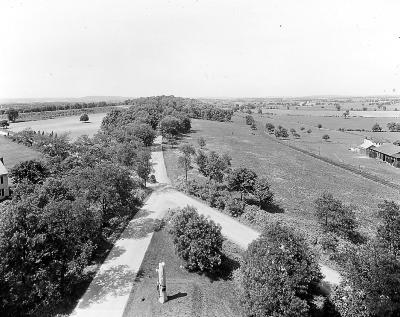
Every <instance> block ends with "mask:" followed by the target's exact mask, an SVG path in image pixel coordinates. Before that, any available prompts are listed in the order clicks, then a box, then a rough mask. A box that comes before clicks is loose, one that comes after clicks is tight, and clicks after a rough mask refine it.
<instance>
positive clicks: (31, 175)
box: [10, 160, 49, 184]
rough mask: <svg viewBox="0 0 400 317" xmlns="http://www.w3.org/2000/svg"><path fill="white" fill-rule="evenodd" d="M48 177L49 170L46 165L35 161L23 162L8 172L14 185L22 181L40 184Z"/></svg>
mask: <svg viewBox="0 0 400 317" xmlns="http://www.w3.org/2000/svg"><path fill="white" fill-rule="evenodd" d="M48 175H49V170H48V168H47V167H46V165H45V164H44V163H43V162H41V161H37V160H29V161H23V162H21V163H18V164H17V165H15V166H14V167H13V168H12V169H11V170H10V176H11V177H12V179H13V181H14V183H16V184H18V183H21V182H23V181H28V182H31V183H34V184H37V183H42V182H43V180H44V179H45V178H46V177H47V176H48Z"/></svg>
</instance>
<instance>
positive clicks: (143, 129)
mask: <svg viewBox="0 0 400 317" xmlns="http://www.w3.org/2000/svg"><path fill="white" fill-rule="evenodd" d="M132 134H133V135H134V136H135V137H137V138H138V139H139V140H140V141H141V142H142V143H143V145H144V146H150V145H152V144H153V141H154V139H155V138H156V131H154V130H153V128H152V127H151V125H149V124H147V123H139V124H135V125H134V127H133V129H132Z"/></svg>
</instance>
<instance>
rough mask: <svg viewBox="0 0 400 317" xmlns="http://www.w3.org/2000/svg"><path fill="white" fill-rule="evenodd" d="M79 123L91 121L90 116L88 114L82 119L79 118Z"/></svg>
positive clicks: (82, 116) (84, 114) (83, 115)
mask: <svg viewBox="0 0 400 317" xmlns="http://www.w3.org/2000/svg"><path fill="white" fill-rule="evenodd" d="M79 121H83V122H87V121H89V116H88V114H87V113H83V114H82V115H81V117H80V118H79Z"/></svg>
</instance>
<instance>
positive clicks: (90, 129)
mask: <svg viewBox="0 0 400 317" xmlns="http://www.w3.org/2000/svg"><path fill="white" fill-rule="evenodd" d="M105 115H106V113H93V114H89V119H90V120H89V122H87V123H83V122H80V121H79V116H73V117H60V118H56V119H47V120H37V121H27V122H17V123H12V124H11V125H10V130H11V131H15V132H18V131H21V130H24V129H27V128H31V129H32V130H35V131H38V130H39V131H45V132H51V131H53V132H54V133H58V134H60V133H65V132H66V133H69V136H70V137H71V139H72V140H74V139H76V138H77V137H79V136H81V135H84V134H86V135H88V136H93V135H94V134H95V133H96V132H97V131H98V129H99V128H100V125H101V121H102V120H103V118H104V116H105Z"/></svg>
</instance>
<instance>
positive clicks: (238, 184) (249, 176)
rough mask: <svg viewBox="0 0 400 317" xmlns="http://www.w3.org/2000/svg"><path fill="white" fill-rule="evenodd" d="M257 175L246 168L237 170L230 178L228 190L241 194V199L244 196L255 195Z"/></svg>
mask: <svg viewBox="0 0 400 317" xmlns="http://www.w3.org/2000/svg"><path fill="white" fill-rule="evenodd" d="M256 180H257V174H256V173H255V172H254V171H252V170H250V169H248V168H245V167H240V168H235V169H234V170H233V171H232V172H231V173H230V174H229V176H228V188H229V189H230V190H232V191H239V192H240V199H241V200H243V194H248V193H253V192H254V185H255V183H256Z"/></svg>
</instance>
